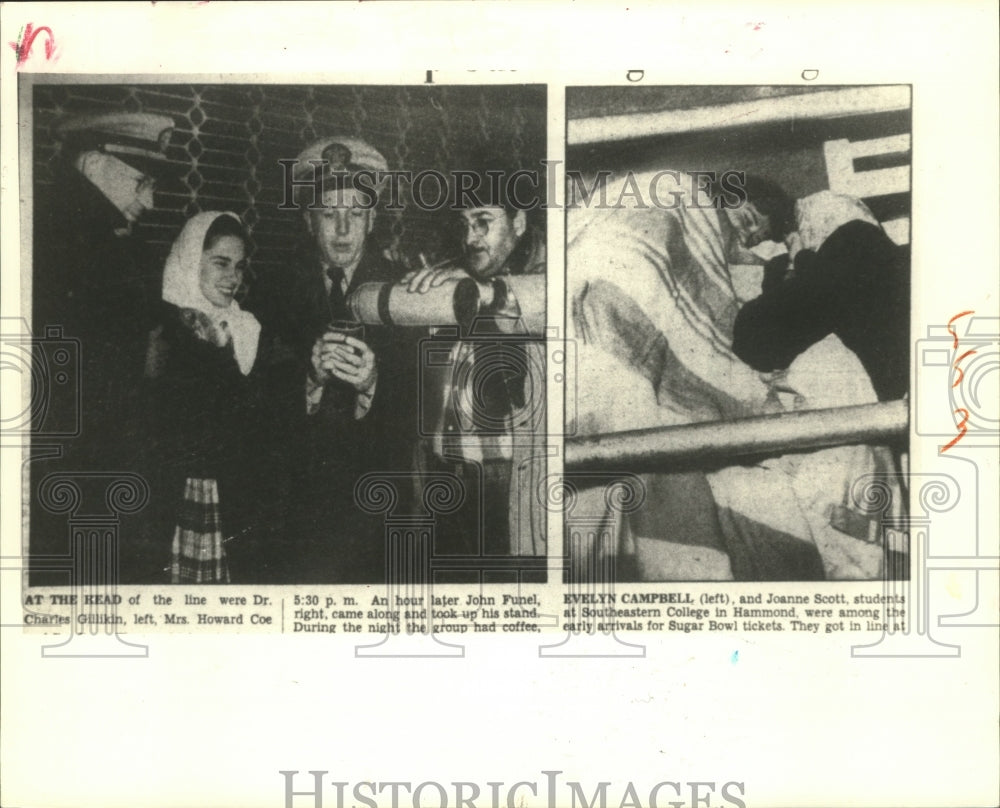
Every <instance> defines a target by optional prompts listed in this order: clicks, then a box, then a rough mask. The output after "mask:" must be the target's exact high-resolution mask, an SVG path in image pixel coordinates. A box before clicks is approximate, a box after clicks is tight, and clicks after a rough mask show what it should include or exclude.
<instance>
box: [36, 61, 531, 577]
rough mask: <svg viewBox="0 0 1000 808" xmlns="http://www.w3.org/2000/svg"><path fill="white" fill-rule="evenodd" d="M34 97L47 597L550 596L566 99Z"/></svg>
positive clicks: (495, 90)
mask: <svg viewBox="0 0 1000 808" xmlns="http://www.w3.org/2000/svg"><path fill="white" fill-rule="evenodd" d="M22 78H24V77H22ZM20 91H21V110H22V115H23V118H22V131H23V132H24V134H23V135H22V151H23V154H22V164H25V163H28V162H29V158H30V166H31V172H32V176H31V183H30V185H25V186H24V187H27V188H29V189H30V190H31V194H32V196H31V198H30V199H27V200H23V202H22V217H23V218H24V221H25V226H24V227H23V229H22V232H23V233H24V234H25V235H24V239H25V242H24V243H23V245H22V255H23V256H24V258H25V262H24V263H23V264H22V266H23V268H24V269H23V273H22V289H23V290H24V295H23V303H22V311H23V316H24V319H25V320H27V321H28V322H30V329H31V334H30V336H31V346H32V394H31V448H30V454H29V455H27V456H26V457H28V462H26V463H25V464H24V467H23V468H24V491H25V494H24V496H25V500H26V506H25V509H24V510H25V515H26V517H27V525H26V531H25V542H26V546H25V556H26V557H27V558H28V565H27V566H28V569H29V582H30V585H32V586H65V585H71V584H72V585H79V584H86V583H87V582H88V581H94V582H101V583H107V582H109V581H117V582H119V583H122V584H168V583H176V584H198V583H205V584H211V583H234V584H241V583H253V584H375V583H379V582H384V581H387V580H395V581H401V580H402V581H413V582H421V583H422V582H430V581H433V582H435V583H478V584H489V583H521V582H543V581H545V579H546V559H545V554H546V527H545V516H546V514H545V512H544V508H543V505H542V502H541V500H540V499H539V497H538V496H537V495H536V492H537V490H538V488H539V486H540V485H541V483H542V481H543V480H544V477H545V470H546V469H545V457H546V448H545V444H546V435H545V423H546V420H545V417H546V414H545V394H546V390H545V388H546V385H545V380H546V361H545V357H546V352H545V336H546V277H547V273H546V239H545V218H544V215H543V214H544V210H543V208H544V205H545V202H546V199H545V188H546V178H545V176H544V168H545V164H544V157H545V145H546V130H545V125H546V88H545V87H544V86H541V85H517V86H513V85H510V86H508V85H504V86H346V85H314V86H303V85H294V86H293V85H252V84H240V83H227V84H206V85H191V84H179V83H155V84H151V83H144V82H136V83H87V84H80V83H73V84H70V83H60V82H59V80H58V77H46V78H45V79H37V78H36V79H35V80H34V81H30V80H27V79H25V80H24V81H23V83H22V85H21V87H20ZM24 118H30V126H29V125H28V123H29V122H28V121H27V120H24ZM25 149H27V151H24V150H25ZM29 220H30V227H28V226H27V224H28V222H29ZM29 256H30V261H29V260H28V259H29ZM29 289H30V295H29V293H28V290H29Z"/></svg>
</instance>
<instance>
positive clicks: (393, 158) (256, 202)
mask: <svg viewBox="0 0 1000 808" xmlns="http://www.w3.org/2000/svg"><path fill="white" fill-rule="evenodd" d="M33 91H34V99H33V103H34V170H35V182H36V183H37V184H39V185H47V184H51V183H52V181H53V176H54V173H53V168H54V166H55V162H56V161H57V160H58V159H59V156H58V152H59V144H58V142H57V141H56V140H55V139H54V137H53V135H52V125H53V123H54V122H55V121H57V120H58V119H59V118H61V117H62V116H64V115H71V114H80V113H95V112H110V111H128V112H150V113H158V114H164V115H169V116H171V117H172V118H173V119H174V121H175V122H176V129H175V131H174V134H173V137H172V138H171V141H170V145H169V147H168V149H167V156H168V158H169V159H170V160H171V161H172V162H173V163H175V164H177V168H178V172H177V176H176V178H172V179H169V180H165V181H163V182H161V183H159V184H158V187H157V193H156V210H155V211H151V212H149V213H147V214H146V216H145V217H144V218H143V220H142V223H141V226H140V233H141V235H142V236H143V237H144V239H145V240H146V241H147V242H148V243H149V244H150V245H152V246H153V247H154V248H155V249H156V250H158V251H160V252H161V253H162V256H161V257H162V258H163V259H165V258H166V254H167V252H168V250H169V247H170V244H171V242H172V241H173V239H174V238H175V237H176V235H177V233H178V232H179V231H180V229H181V227H182V226H183V224H184V221H185V220H186V219H187V218H188V217H189V216H191V215H193V214H195V213H198V212H200V211H204V210H231V211H233V212H235V213H237V214H239V216H240V217H241V218H242V219H243V222H244V223H245V225H246V227H247V230H248V231H249V233H250V238H251V282H252V278H253V277H256V276H258V275H260V274H261V273H266V272H280V271H281V267H282V266H283V265H284V264H285V263H286V262H287V261H288V259H289V258H290V256H291V254H292V253H293V252H294V250H295V249H296V245H297V244H298V243H299V241H300V240H301V239H302V238H304V237H305V230H304V228H303V226H302V217H301V215H300V214H299V213H297V212H295V211H282V210H278V205H279V204H281V202H282V197H283V192H284V185H283V183H284V175H283V172H282V168H281V166H280V165H279V163H278V160H280V159H289V158H294V157H296V156H297V155H298V154H299V152H300V151H301V150H302V149H303V148H304V147H305V146H306V145H308V144H309V143H310V142H312V141H314V140H316V139H317V138H320V137H324V136H327V135H349V136H355V137H360V138H363V139H365V140H367V141H368V142H369V143H371V144H372V145H373V146H374V147H375V148H377V149H378V150H379V151H381V152H382V153H383V154H384V155H385V157H386V159H387V160H388V162H389V167H390V169H393V170H409V171H413V172H414V173H417V172H420V171H424V170H435V171H439V172H442V173H447V172H450V171H454V170H460V169H468V168H469V167H470V165H472V166H473V167H477V166H478V165H480V164H481V163H482V155H484V154H488V155H489V156H490V159H491V160H493V159H495V167H496V168H500V169H506V170H516V169H520V168H532V169H533V168H538V169H539V170H541V168H542V167H541V166H540V165H539V161H540V160H542V159H543V158H544V155H545V145H546V143H545V119H546V116H545V102H546V88H545V87H544V86H541V85H512V86H490V87H467V86H421V85H417V86H394V87H383V86H331V85H325V86H304V85H278V84H225V85H218V84H197V85H181V84H130V85H121V84H118V85H98V84H72V85H70V84H63V85H49V84H46V85H35V86H34V88H33ZM400 202H401V204H402V210H395V211H388V210H385V211H382V212H381V213H380V215H379V216H377V217H376V228H375V232H374V234H373V236H374V238H376V239H377V240H378V242H379V244H380V246H382V247H389V246H392V247H395V248H397V249H399V250H400V251H402V252H403V253H405V254H407V255H416V254H417V253H418V252H426V253H429V254H432V253H438V252H441V251H444V250H447V249H448V247H449V245H448V243H447V232H448V228H447V227H446V226H445V222H444V219H443V217H444V216H446V215H447V211H446V210H441V211H428V210H421V209H420V208H419V207H418V206H417V205H416V204H414V202H413V199H412V198H411V196H410V195H409V193H407V192H405V189H404V193H403V194H402V196H401V199H400ZM159 265H160V266H162V262H160V264H159Z"/></svg>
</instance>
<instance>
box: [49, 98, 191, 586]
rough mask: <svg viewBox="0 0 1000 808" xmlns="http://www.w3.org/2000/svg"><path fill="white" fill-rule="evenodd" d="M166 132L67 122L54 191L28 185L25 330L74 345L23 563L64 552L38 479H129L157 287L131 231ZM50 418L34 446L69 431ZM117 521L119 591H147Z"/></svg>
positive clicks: (109, 122) (146, 202) (113, 117)
mask: <svg viewBox="0 0 1000 808" xmlns="http://www.w3.org/2000/svg"><path fill="white" fill-rule="evenodd" d="M173 127H174V122H173V121H172V120H171V119H170V118H169V117H166V116H163V115H151V114H147V113H132V112H110V113H96V114H86V115H74V116H71V117H68V118H64V119H62V120H60V121H58V122H57V123H56V124H55V125H54V127H53V131H54V134H55V136H56V139H57V140H58V141H59V143H60V146H61V150H60V154H59V159H58V161H57V163H56V165H55V171H54V176H53V180H54V181H53V183H52V184H51V185H43V184H42V183H38V182H36V186H35V202H34V221H33V256H32V264H33V266H32V312H31V327H32V331H33V334H34V336H35V338H36V339H40V340H41V339H49V338H51V336H50V335H55V334H61V338H62V339H69V340H78V341H79V342H78V346H79V356H80V366H79V369H80V377H79V379H75V380H73V381H74V383H75V384H77V385H79V388H78V389H79V392H80V398H79V408H78V409H79V431H78V433H77V434H76V435H75V436H73V437H72V438H68V439H66V440H61V441H59V442H58V443H59V450H60V451H61V456H59V457H54V458H52V459H47V460H38V461H36V462H34V463H33V464H32V467H31V485H32V516H31V551H32V555H33V556H38V555H41V554H55V555H60V554H62V553H65V552H66V545H67V538H66V519H65V517H64V516H63V517H59V518H55V519H53V518H52V517H51V516H50V515H49V514H48V513H47V512H46V511H45V510H44V509H43V508H42V507H41V506H40V504H39V492H38V484H39V483H40V482H41V481H42V480H43V479H44V477H45V476H46V475H47V474H49V473H50V472H55V471H60V472H66V473H72V474H76V475H83V476H86V475H88V474H89V475H91V476H92V477H94V478H95V480H96V479H97V475H99V474H101V473H105V472H126V471H136V470H137V469H138V468H139V458H138V453H139V451H141V448H142V444H143V438H144V435H143V434H142V430H141V426H140V419H139V414H140V413H139V409H140V408H139V406H138V396H139V391H140V385H141V381H142V376H143V368H144V363H145V358H146V346H147V342H148V335H149V331H150V329H151V328H152V327H153V322H154V315H155V311H156V306H157V304H158V301H159V281H158V278H157V275H156V271H155V270H156V267H155V264H154V262H153V261H152V260H151V256H150V255H149V254H148V251H147V247H146V245H145V244H144V243H143V242H142V240H141V239H140V238H139V237H138V236H137V235H135V234H134V232H133V229H134V225H135V224H136V222H138V221H139V219H140V218H141V217H142V216H143V215H144V213H145V212H146V211H147V210H149V209H151V208H152V207H153V205H154V201H153V190H154V187H155V184H156V180H157V178H158V177H159V176H162V174H163V173H165V172H166V171H169V170H170V169H171V165H170V164H169V163H168V161H167V159H166V156H165V154H164V150H165V148H166V145H167V142H168V140H169V138H170V135H171V132H172V130H173ZM60 330H61V331H60ZM55 386H56V387H57V386H58V385H55ZM74 409H76V408H74ZM50 417H51V413H48V412H46V409H45V408H39V410H38V417H37V418H36V423H35V425H34V431H35V434H36V437H35V443H36V445H42V444H45V445H49V444H54V443H55V441H53V440H52V439H51V438H48V437H46V434H51V433H53V432H64V433H65V432H67V431H72V425H71V424H68V423H67V424H52V423H49V422H48V421H47V420H46V421H45V423H44V424H43V423H42V422H41V421H42V419H48V418H50ZM125 522H128V520H125ZM125 522H123V524H122V529H121V531H120V535H121V536H122V539H123V540H122V546H121V555H120V559H121V580H122V581H123V582H141V581H146V580H151V579H153V578H154V577H155V575H156V573H157V569H156V563H157V562H156V560H153V559H154V558H155V556H154V555H152V554H150V553H149V552H147V551H146V550H144V549H143V547H142V546H141V543H140V542H139V541H138V539H137V536H136V532H135V531H134V530H132V529H131V527H132V525H131V523H128V524H126V523H125ZM36 570H37V565H36ZM58 574H60V575H61V573H58ZM33 580H38V581H41V578H40V577H39V576H38V574H34V575H33ZM54 582H56V583H65V582H66V581H65V576H64V575H63V576H62V579H61V580H58V581H54Z"/></svg>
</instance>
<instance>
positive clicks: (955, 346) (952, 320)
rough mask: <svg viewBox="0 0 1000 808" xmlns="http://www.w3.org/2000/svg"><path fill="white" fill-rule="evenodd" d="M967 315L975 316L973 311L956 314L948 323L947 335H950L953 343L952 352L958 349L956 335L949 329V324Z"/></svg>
mask: <svg viewBox="0 0 1000 808" xmlns="http://www.w3.org/2000/svg"><path fill="white" fill-rule="evenodd" d="M967 314H975V312H974V311H963V312H961V313H960V314H956V315H955V316H954V317H952V318H951V319H950V320H949V321H948V333H949V334H951V336H952V339H954V340H955V341H954V342H953V343H952V346H951V347H952V350H954V349H955V348H957V347H958V334H956V333H955V329H954V328H952V327H951V324H952V323H953V322H955V320H957V319H958V318H959V317H965V315H967Z"/></svg>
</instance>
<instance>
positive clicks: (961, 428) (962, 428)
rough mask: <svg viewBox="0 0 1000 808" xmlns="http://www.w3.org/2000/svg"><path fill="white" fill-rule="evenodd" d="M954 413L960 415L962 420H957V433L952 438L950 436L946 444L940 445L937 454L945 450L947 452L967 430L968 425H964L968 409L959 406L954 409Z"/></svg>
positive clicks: (967, 418)
mask: <svg viewBox="0 0 1000 808" xmlns="http://www.w3.org/2000/svg"><path fill="white" fill-rule="evenodd" d="M955 414H956V415H958V414H961V415H962V420H961V421H959V422H958V434H957V435H956V436H955V437H954V438H952V439H951V441H949V442H948V444H947V445H945V446H942V447H941V451H940V452H939V453H938V454H944V453H945V452H947V451H948V450H949V449H950V448H951V447H952V446H954V445H955V444H956V443H958V442H959V441H960V440H961V439H962V438H964V437H965V433H966V432H968V431H969V430H968V427H966V424H967V423H969V411H968V410H967V409H964V408H962V407H959V408H958V409H957V410H955Z"/></svg>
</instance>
